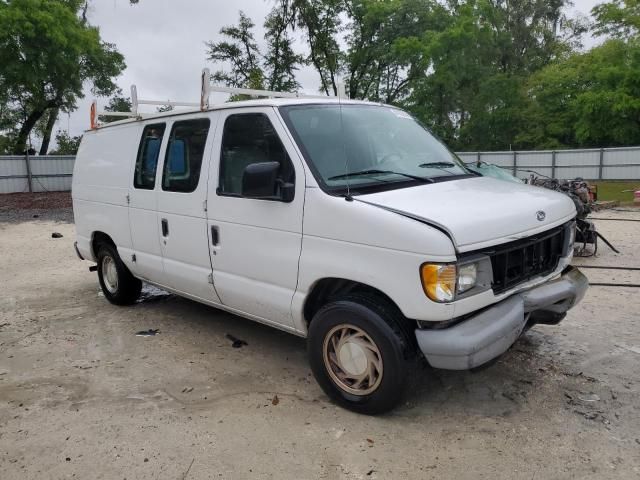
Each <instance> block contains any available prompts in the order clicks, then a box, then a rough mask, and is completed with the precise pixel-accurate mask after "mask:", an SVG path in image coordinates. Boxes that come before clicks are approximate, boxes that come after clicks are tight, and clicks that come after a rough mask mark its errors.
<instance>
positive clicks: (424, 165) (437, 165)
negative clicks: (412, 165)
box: [418, 162, 456, 168]
mask: <svg viewBox="0 0 640 480" xmlns="http://www.w3.org/2000/svg"><path fill="white" fill-rule="evenodd" d="M418 166H419V167H420V168H429V167H433V168H451V167H455V166H456V165H455V163H451V162H427V163H421V164H420V165H418Z"/></svg>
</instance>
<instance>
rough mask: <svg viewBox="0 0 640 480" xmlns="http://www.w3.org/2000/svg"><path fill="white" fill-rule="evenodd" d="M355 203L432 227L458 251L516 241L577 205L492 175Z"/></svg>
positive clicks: (565, 215) (549, 224) (368, 197)
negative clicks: (438, 230)
mask: <svg viewBox="0 0 640 480" xmlns="http://www.w3.org/2000/svg"><path fill="white" fill-rule="evenodd" d="M354 199H355V200H358V201H361V202H364V203H368V204H370V205H375V206H377V207H380V208H383V209H385V210H390V211H393V212H396V213H398V214H400V215H405V216H407V217H410V218H414V219H415V220H418V221H423V222H425V223H429V224H431V225H433V226H434V227H436V228H439V229H440V230H443V231H444V232H445V233H447V234H448V235H449V236H450V237H451V238H452V240H453V242H454V245H455V246H456V247H457V249H458V250H459V251H468V250H472V249H475V248H483V247H485V246H490V245H494V244H498V243H505V242H508V241H511V240H517V239H519V238H523V237H526V236H529V235H533V234H535V233H537V232H541V231H544V230H547V229H549V228H552V227H554V226H556V225H559V224H561V223H563V222H566V221H568V220H570V219H571V218H572V217H574V216H575V215H576V210H575V206H574V204H573V201H572V200H571V199H570V198H569V197H568V196H566V195H564V194H562V193H558V192H554V191H552V190H548V189H545V188H542V187H535V186H531V185H525V184H521V185H519V184H517V183H512V182H505V181H502V180H496V179H494V178H488V177H474V178H466V179H458V180H451V181H444V182H439V183H431V184H425V185H419V186H416V187H410V188H401V189H398V190H389V191H386V192H378V193H371V194H366V195H358V196H356V197H354ZM540 212H544V213H540Z"/></svg>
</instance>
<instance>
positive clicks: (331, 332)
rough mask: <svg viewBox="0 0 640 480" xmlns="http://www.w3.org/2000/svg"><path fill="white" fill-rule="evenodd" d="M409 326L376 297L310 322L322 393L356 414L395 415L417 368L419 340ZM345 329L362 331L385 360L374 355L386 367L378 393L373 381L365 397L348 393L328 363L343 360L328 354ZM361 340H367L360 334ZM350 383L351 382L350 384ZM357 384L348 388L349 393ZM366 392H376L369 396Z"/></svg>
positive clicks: (346, 300) (326, 310) (334, 305)
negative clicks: (412, 372)
mask: <svg viewBox="0 0 640 480" xmlns="http://www.w3.org/2000/svg"><path fill="white" fill-rule="evenodd" d="M407 323H408V322H407V320H406V319H405V318H404V317H403V316H402V314H401V313H400V312H399V311H398V309H397V308H396V307H395V306H393V305H391V304H390V303H389V302H387V301H386V300H385V299H383V298H380V297H376V296H370V295H358V294H354V295H348V296H344V297H341V298H339V299H335V300H333V301H332V302H331V303H328V304H327V305H325V306H323V307H322V308H321V309H320V310H319V311H318V312H317V313H316V314H315V316H314V317H313V319H312V321H311V325H310V326H309V335H308V339H307V350H308V355H309V363H310V365H311V370H312V371H313V374H314V376H315V378H316V380H317V382H318V383H319V384H320V387H321V388H322V390H324V392H325V393H326V394H327V395H328V396H329V397H330V398H331V399H333V400H334V401H335V402H336V403H338V404H339V405H341V406H343V407H345V408H347V409H349V410H352V411H354V412H357V413H363V414H368V415H376V414H380V413H385V412H388V411H389V410H391V409H393V408H394V407H395V406H396V405H398V403H400V401H401V400H402V398H403V394H404V390H405V388H406V386H407V379H408V377H409V375H410V373H411V370H412V369H413V368H414V367H415V365H416V361H415V360H416V358H417V356H416V355H415V352H416V350H415V346H414V345H415V340H412V337H411V335H413V331H412V330H411V328H409V326H408V325H407ZM344 325H348V326H353V327H355V329H354V330H348V332H353V333H357V331H358V330H360V331H363V332H364V333H365V334H366V336H368V338H366V337H365V338H366V340H367V341H372V342H373V344H374V347H377V351H378V352H379V354H380V355H379V357H378V355H377V354H373V355H374V357H375V358H376V359H378V361H381V363H382V374H381V375H380V376H381V379H380V380H376V382H379V383H377V387H376V386H375V385H376V382H374V385H373V386H372V385H370V383H371V380H368V381H367V382H366V383H365V384H364V388H363V390H364V392H359V393H358V394H353V393H352V392H349V391H347V390H345V388H343V387H344V384H343V385H340V384H339V381H340V380H339V379H338V380H335V379H334V377H335V378H338V377H339V376H340V374H337V373H336V369H338V371H339V368H340V367H339V366H338V364H337V363H336V362H335V361H334V362H332V361H331V360H329V358H334V359H335V358H337V357H338V356H340V355H335V354H334V355H333V357H331V353H328V354H327V353H326V350H328V351H331V349H332V347H331V346H330V343H331V340H332V338H333V337H334V336H339V335H340V333H339V332H340V331H341V330H340V329H344ZM336 329H337V330H336ZM348 334H349V333H347V335H348ZM358 336H359V337H360V338H362V336H361V334H360V335H356V337H358ZM338 342H339V341H338ZM334 353H335V352H334ZM369 353H371V352H369ZM350 358H354V357H350ZM352 365H354V364H352ZM330 370H333V374H332V373H331V371H330ZM340 373H344V372H340ZM351 381H352V380H351V379H349V380H347V381H345V383H349V382H351ZM354 384H355V382H353V383H351V385H347V388H349V387H352V386H354ZM367 387H368V388H369V389H370V388H375V389H374V390H373V391H367V390H368V388H367ZM360 388H362V387H360Z"/></svg>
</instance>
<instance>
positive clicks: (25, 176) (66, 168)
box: [0, 147, 640, 193]
mask: <svg viewBox="0 0 640 480" xmlns="http://www.w3.org/2000/svg"><path fill="white" fill-rule="evenodd" d="M458 155H459V156H460V158H461V159H462V160H463V161H464V162H467V163H471V162H477V161H483V162H487V163H493V164H495V165H498V166H500V167H502V168H504V169H505V170H508V171H509V172H511V173H513V174H514V175H516V176H518V177H520V178H525V177H528V176H529V174H530V172H531V171H534V172H536V173H538V174H541V175H544V176H547V177H553V178H575V177H582V178H585V179H587V180H640V147H625V148H601V149H588V150H532V151H510V152H460V153H458ZM74 161H75V157H74V156H73V155H67V156H54V155H47V156H30V157H26V156H20V155H18V156H0V193H12V192H29V191H33V192H46V191H49V192H51V191H66V190H71V175H72V173H73V163H74Z"/></svg>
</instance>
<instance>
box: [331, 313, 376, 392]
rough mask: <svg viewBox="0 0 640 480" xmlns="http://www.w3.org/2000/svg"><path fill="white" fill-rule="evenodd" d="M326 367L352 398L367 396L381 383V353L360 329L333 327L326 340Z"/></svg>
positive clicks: (347, 325) (343, 325)
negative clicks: (353, 396) (354, 396)
mask: <svg viewBox="0 0 640 480" xmlns="http://www.w3.org/2000/svg"><path fill="white" fill-rule="evenodd" d="M322 351H323V357H324V365H325V368H326V369H327V372H329V375H330V376H331V379H332V380H333V382H334V383H335V384H336V385H337V386H338V387H340V388H341V389H342V390H344V391H345V392H347V393H350V394H352V395H358V396H362V395H368V394H370V393H372V392H374V391H375V390H376V389H377V388H378V387H379V386H380V382H381V381H382V373H383V363H382V355H381V354H380V350H379V349H378V346H377V345H376V344H375V342H374V341H373V340H372V339H371V337H370V336H369V335H368V334H367V333H366V332H365V331H364V330H362V329H361V328H358V327H356V326H354V325H349V324H342V325H338V326H336V327H333V328H332V329H331V330H330V331H329V333H327V335H326V336H325V338H324V343H323V348H322Z"/></svg>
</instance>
